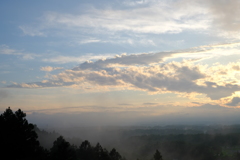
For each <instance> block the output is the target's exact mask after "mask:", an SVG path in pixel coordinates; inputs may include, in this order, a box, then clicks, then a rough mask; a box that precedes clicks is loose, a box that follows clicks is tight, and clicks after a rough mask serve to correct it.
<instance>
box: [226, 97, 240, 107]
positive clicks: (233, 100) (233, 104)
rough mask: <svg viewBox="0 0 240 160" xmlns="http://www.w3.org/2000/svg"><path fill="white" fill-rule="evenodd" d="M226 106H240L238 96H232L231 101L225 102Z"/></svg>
mask: <svg viewBox="0 0 240 160" xmlns="http://www.w3.org/2000/svg"><path fill="white" fill-rule="evenodd" d="M226 105H228V106H240V97H233V99H232V100H231V102H229V103H227V104H226Z"/></svg>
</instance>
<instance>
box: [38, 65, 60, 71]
mask: <svg viewBox="0 0 240 160" xmlns="http://www.w3.org/2000/svg"><path fill="white" fill-rule="evenodd" d="M59 69H63V67H51V66H46V67H41V68H40V70H41V71H46V72H51V71H54V70H59Z"/></svg>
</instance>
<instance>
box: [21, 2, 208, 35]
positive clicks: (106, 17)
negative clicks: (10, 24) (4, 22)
mask: <svg viewBox="0 0 240 160" xmlns="http://www.w3.org/2000/svg"><path fill="white" fill-rule="evenodd" d="M175 3H176V2H174V1H168V2H167V1H145V0H144V1H131V2H129V1H124V2H123V4H124V5H126V4H127V5H128V6H132V7H128V8H126V7H125V8H121V9H120V8H117V9H116V8H112V7H108V8H101V9H99V8H98V9H97V8H94V7H92V8H91V9H88V10H87V11H85V12H82V13H81V14H69V13H57V12H47V13H45V14H44V16H43V17H42V18H41V19H42V22H41V24H40V25H38V26H39V27H38V26H34V27H31V26H21V27H20V28H21V29H22V30H23V32H24V33H25V34H27V35H31V36H36V35H39V36H42V35H45V34H54V32H52V29H53V28H54V29H56V30H57V32H59V30H61V31H66V29H67V30H68V31H73V32H74V33H79V31H80V33H81V32H82V33H84V32H88V33H94V34H99V33H104V34H106V33H109V31H110V32H124V33H128V32H131V33H137V34H139V33H143V34H145V33H151V34H162V33H170V34H175V33H180V32H182V31H183V30H197V31H198V30H206V29H207V28H208V27H209V16H208V15H207V11H206V9H204V8H202V7H201V6H200V5H192V6H190V5H184V6H179V5H176V4H175ZM136 5H141V7H135V6H136ZM203 17H204V18H203ZM29 28H30V29H29ZM37 29H38V30H37ZM89 31H90V32H89Z"/></svg>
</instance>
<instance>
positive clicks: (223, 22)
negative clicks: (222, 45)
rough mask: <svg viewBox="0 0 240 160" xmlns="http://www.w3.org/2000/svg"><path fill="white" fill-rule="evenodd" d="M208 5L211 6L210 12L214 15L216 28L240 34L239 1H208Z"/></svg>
mask: <svg viewBox="0 0 240 160" xmlns="http://www.w3.org/2000/svg"><path fill="white" fill-rule="evenodd" d="M207 3H209V4H210V12H211V13H212V15H213V23H214V25H215V26H218V27H219V28H221V29H223V30H227V31H233V32H239V28H240V18H239V15H240V10H239V9H238V6H240V1H239V0H221V1H215V0H210V1H209V0H207Z"/></svg>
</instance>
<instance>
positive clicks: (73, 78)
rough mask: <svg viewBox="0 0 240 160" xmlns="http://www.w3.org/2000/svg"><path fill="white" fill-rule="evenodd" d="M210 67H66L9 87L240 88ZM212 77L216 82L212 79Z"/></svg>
mask: <svg viewBox="0 0 240 160" xmlns="http://www.w3.org/2000/svg"><path fill="white" fill-rule="evenodd" d="M206 70H210V71H211V68H210V69H209V68H204V66H201V65H198V66H196V65H193V64H183V63H180V62H172V63H168V64H165V65H163V66H160V65H155V66H143V67H127V68H122V69H121V68H114V69H112V70H108V69H106V70H100V71H95V70H77V71H76V70H66V71H64V72H61V73H59V74H58V75H52V78H51V79H50V80H48V81H44V82H37V83H23V84H13V85H10V86H8V87H13V88H42V87H61V86H72V85H77V86H80V87H81V88H84V87H89V86H92V87H93V88H99V87H100V88H102V89H104V88H116V89H120V90H122V89H130V90H143V91H147V92H153V93H164V92H174V93H201V94H206V95H207V96H208V97H210V98H211V99H213V100H216V99H220V98H223V97H227V96H231V95H232V94H233V93H234V92H236V91H239V90H240V86H239V85H237V84H233V83H232V82H229V83H226V82H224V83H223V84H222V82H221V81H220V82H215V81H214V77H215V76H216V75H214V76H213V75H212V73H209V74H206ZM216 77H218V76H216ZM233 78H234V77H233ZM210 79H212V81H209V80H210ZM217 80H218V79H217ZM218 81H219V80H218ZM75 87H76V86H75Z"/></svg>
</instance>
